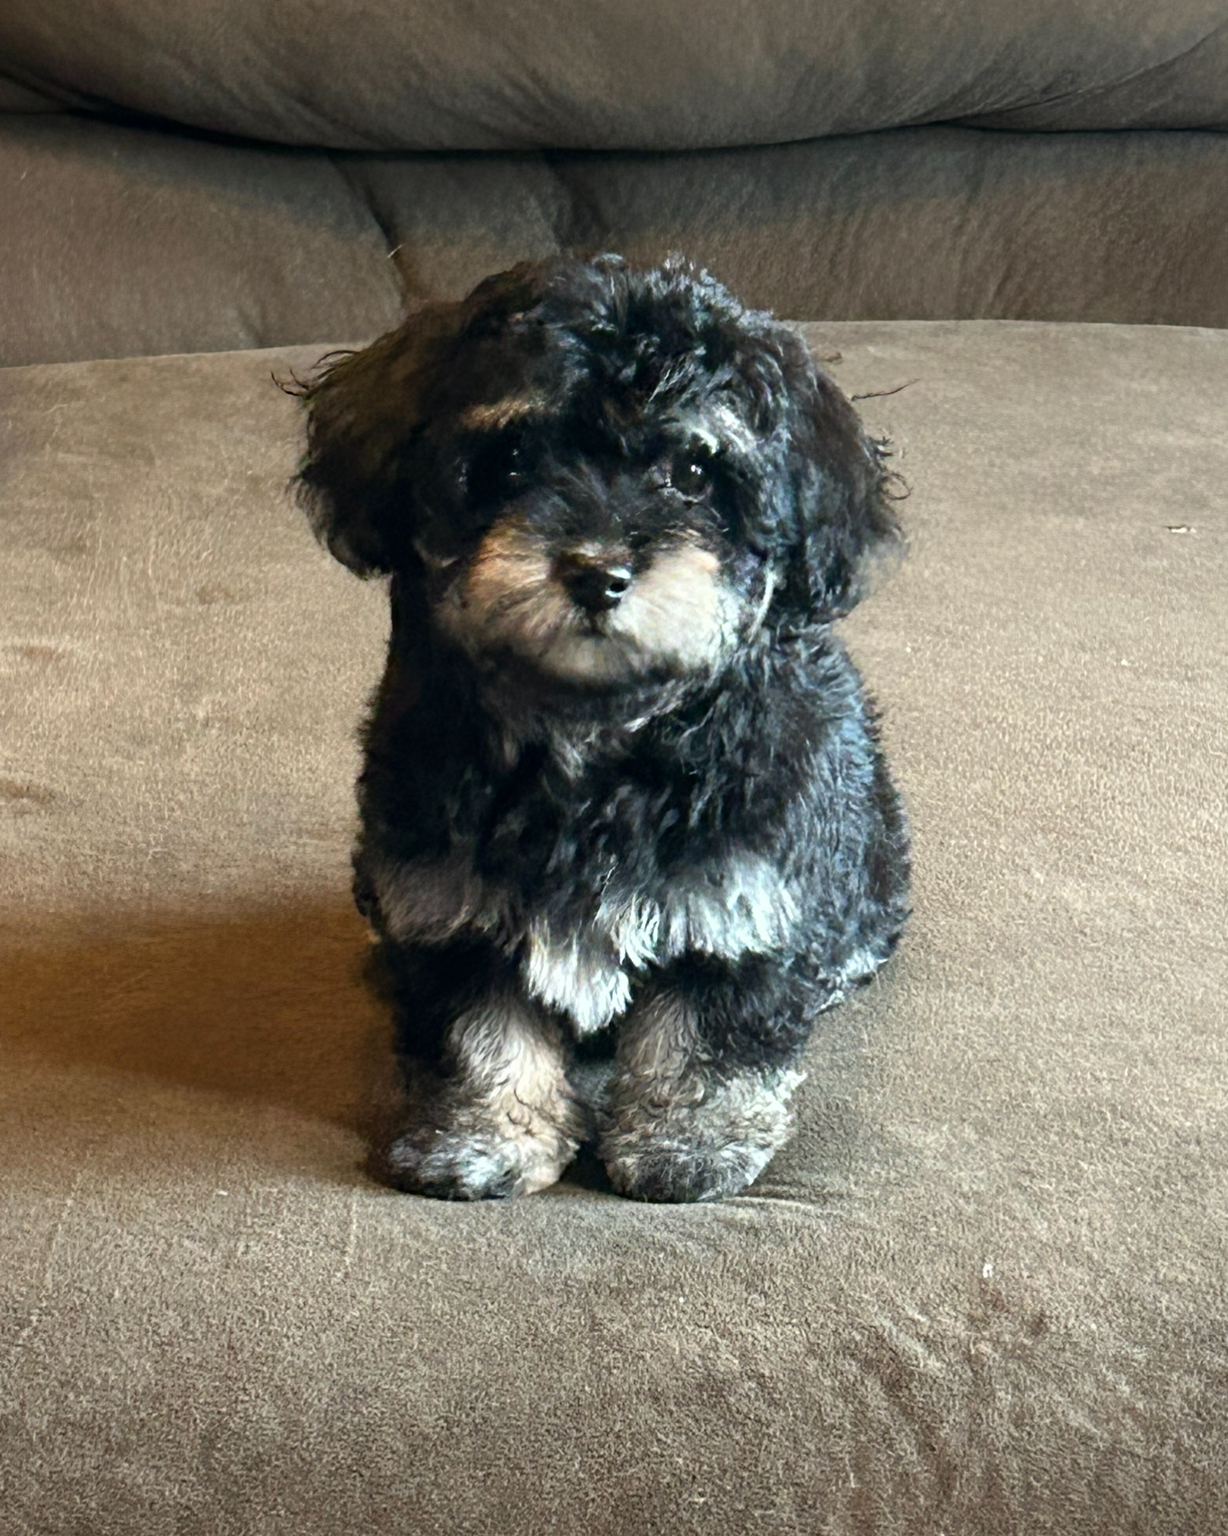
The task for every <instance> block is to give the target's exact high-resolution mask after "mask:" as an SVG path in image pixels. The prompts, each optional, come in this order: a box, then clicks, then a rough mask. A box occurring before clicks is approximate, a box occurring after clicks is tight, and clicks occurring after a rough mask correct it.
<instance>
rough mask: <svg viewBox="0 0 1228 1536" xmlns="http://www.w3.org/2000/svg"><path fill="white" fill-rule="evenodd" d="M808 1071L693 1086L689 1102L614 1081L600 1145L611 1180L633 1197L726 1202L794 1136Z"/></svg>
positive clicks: (752, 1075) (758, 1074)
mask: <svg viewBox="0 0 1228 1536" xmlns="http://www.w3.org/2000/svg"><path fill="white" fill-rule="evenodd" d="M801 1080H802V1074H801V1073H800V1072H795V1071H783V1072H748V1073H743V1074H739V1075H737V1076H733V1077H728V1078H725V1079H724V1080H722V1081H713V1082H709V1083H705V1084H702V1085H700V1086H699V1087H698V1088H696V1087H694V1086H693V1085H692V1091H691V1092H690V1093H688V1094H687V1096H686V1098H685V1099H680V1100H678V1101H676V1102H674V1103H668V1102H664V1101H663V1100H662V1099H661V1098H660V1097H656V1096H654V1097H648V1096H644V1097H636V1096H635V1093H634V1086H635V1085H634V1083H633V1081H631V1080H628V1079H624V1080H623V1081H622V1082H621V1083H620V1084H618V1085H616V1088H615V1092H614V1097H613V1101H612V1104H611V1120H610V1126H609V1128H608V1129H607V1131H606V1132H605V1134H604V1135H603V1137H602V1139H601V1143H600V1153H601V1158H602V1161H603V1162H604V1163H605V1167H606V1172H607V1173H608V1174H609V1177H610V1183H611V1184H612V1185H613V1186H614V1188H615V1190H617V1192H618V1193H619V1194H620V1195H626V1196H627V1197H628V1198H630V1199H632V1200H652V1201H658V1202H668V1203H673V1204H680V1203H683V1202H688V1201H693V1200H723V1199H726V1198H727V1197H729V1196H730V1195H736V1194H738V1193H740V1191H742V1190H743V1189H745V1188H746V1186H747V1185H748V1184H751V1183H753V1182H754V1180H755V1179H756V1178H757V1177H758V1175H759V1174H760V1173H761V1172H762V1171H763V1169H764V1168H765V1167H766V1166H767V1165H768V1163H769V1162H770V1161H771V1159H772V1156H773V1154H774V1153H775V1152H776V1151H777V1149H778V1148H779V1147H780V1146H782V1145H783V1143H784V1142H785V1141H786V1140H787V1139H788V1136H789V1133H790V1131H791V1130H792V1127H793V1115H792V1112H791V1109H790V1107H789V1106H790V1100H791V1098H792V1096H793V1092H794V1090H795V1089H796V1087H797V1085H798V1084H799V1083H800V1082H801Z"/></svg>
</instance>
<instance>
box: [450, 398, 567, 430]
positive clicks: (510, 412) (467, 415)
mask: <svg viewBox="0 0 1228 1536" xmlns="http://www.w3.org/2000/svg"><path fill="white" fill-rule="evenodd" d="M547 409H548V402H547V400H546V397H545V396H544V395H539V394H536V393H534V392H532V391H530V392H529V393H528V394H527V395H506V396H505V397H504V398H503V399H502V400H490V401H487V402H485V403H483V404H478V405H470V406H467V407H466V408H465V410H464V411H462V412H461V415H460V417H459V418H458V425H459V426H460V427H461V429H462V430H463V431H466V432H497V431H499V430H500V429H501V428H503V427H509V426H511V424H512V423H513V422H515V421H523V420H525V419H526V418H528V417H533V416H544V415H545V414H546V412H547Z"/></svg>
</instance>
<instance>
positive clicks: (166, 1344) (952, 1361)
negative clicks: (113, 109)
mask: <svg viewBox="0 0 1228 1536" xmlns="http://www.w3.org/2000/svg"><path fill="white" fill-rule="evenodd" d="M808 334H809V336H810V339H811V341H812V343H813V344H814V345H815V347H816V349H817V350H818V351H819V352H821V353H822V354H823V355H825V356H828V357H833V356H835V354H837V353H838V354H839V361H837V362H834V363H833V364H832V366H833V367H834V368H835V371H836V373H837V376H838V378H839V379H840V380H841V382H842V383H843V385H844V387H845V388H846V389H848V390H849V391H851V392H853V393H855V394H867V393H868V394H870V395H871V396H872V398H869V399H866V400H865V401H864V402H863V405H862V408H863V410H864V411H865V413H866V416H867V419H868V420H869V421H870V422H871V424H872V425H873V426H874V427H875V428H877V429H881V430H885V431H888V432H890V433H891V435H892V437H893V438H894V440H895V443H896V451H897V457H898V464H899V467H900V468H901V470H902V471H903V472H904V474H905V475H906V476H907V478H908V479H909V481H910V483H911V485H912V495H911V497H910V498H909V500H908V501H907V502H906V503H905V505H904V508H903V511H904V516H905V521H906V524H907V527H908V531H909V535H910V544H911V547H910V550H909V553H908V556H907V558H906V559H905V560H904V561H903V562H902V563H901V564H900V565H899V567H898V568H897V569H893V570H888V571H884V572H882V573H881V574H880V578H879V582H878V589H877V591H876V593H875V594H874V595H873V596H872V597H871V598H870V599H869V600H868V601H867V602H866V603H865V605H864V606H863V607H862V608H861V609H860V610H859V611H858V613H857V614H856V615H855V616H854V619H853V621H852V622H851V623H850V624H849V625H848V632H849V639H850V642H851V644H852V646H853V649H854V652H855V654H856V655H857V657H858V658H859V660H860V661H861V663H862V665H863V667H864V670H865V671H866V673H867V675H868V678H869V680H870V682H871V684H872V685H873V687H874V689H875V690H876V691H877V693H878V695H879V697H880V699H881V701H882V703H883V705H884V707H885V710H886V739H887V743H888V746H889V749H890V751H891V753H892V757H893V761H894V763H895V767H896V770H897V774H898V777H899V780H900V782H901V785H902V787H903V789H904V792H905V794H906V796H907V799H908V803H909V806H910V808H911V812H912V817H913V820H914V824H915V833H916V853H917V877H916V890H915V914H914V917H913V920H912V924H911V927H910V930H909V933H908V935H907V938H906V941H905V944H904V946H903V949H902V951H901V953H900V954H899V956H898V957H897V958H896V959H895V960H893V961H892V963H891V965H890V966H889V967H888V969H887V970H886V971H885V972H884V973H883V975H882V977H881V978H880V980H879V981H878V982H877V983H876V984H875V985H874V986H873V987H872V988H870V989H869V990H868V991H867V992H866V993H864V994H862V995H861V996H859V997H858V998H857V999H856V1000H855V1001H853V1002H852V1003H851V1004H849V1005H847V1006H845V1007H844V1008H842V1009H841V1010H839V1011H838V1012H837V1013H836V1014H834V1015H832V1016H829V1018H828V1020H827V1022H826V1024H825V1027H824V1028H823V1029H822V1031H821V1032H820V1034H819V1035H818V1037H817V1038H816V1041H815V1043H814V1047H813V1050H812V1053H811V1058H810V1062H809V1066H810V1079H809V1082H808V1083H807V1085H806V1086H805V1088H804V1089H803V1093H802V1099H803V1103H802V1124H801V1129H800V1132H799V1135H798V1137H797V1139H796V1141H795V1142H794V1143H793V1144H792V1145H791V1146H790V1147H789V1148H787V1149H786V1150H785V1151H784V1152H783V1153H782V1154H781V1155H780V1156H779V1157H778V1158H777V1160H776V1162H775V1163H774V1164H773V1165H772V1166H771V1167H770V1168H769V1170H768V1172H767V1174H766V1175H765V1176H764V1177H763V1178H762V1179H761V1180H760V1182H759V1184H758V1185H757V1186H756V1187H755V1188H754V1189H753V1190H752V1191H751V1192H750V1193H749V1194H747V1195H746V1196H744V1197H742V1198H739V1199H736V1200H733V1201H730V1202H727V1203H724V1204H720V1205H715V1206H706V1207H644V1206H636V1205H632V1204H629V1203H627V1202H624V1201H621V1200H619V1199H617V1198H616V1197H614V1196H613V1195H611V1194H609V1193H608V1192H605V1191H604V1190H603V1189H601V1188H600V1187H598V1183H599V1181H597V1180H596V1179H595V1177H594V1176H593V1174H592V1172H591V1170H585V1169H581V1170H579V1172H578V1174H577V1176H575V1177H573V1178H571V1179H570V1180H569V1181H568V1182H566V1183H565V1184H563V1185H562V1186H560V1187H559V1188H557V1189H556V1190H553V1191H551V1192H548V1193H546V1194H543V1195H539V1196H533V1197H530V1198H528V1199H526V1200H524V1201H521V1202H518V1203H512V1204H503V1205H500V1204H495V1205H478V1206H463V1205H462V1206H455V1205H447V1204H440V1203H435V1202H431V1201H425V1200H420V1199H417V1198H414V1197H410V1196H404V1195H397V1194H394V1193H390V1192H388V1191H386V1190H384V1189H381V1188H379V1187H377V1186H376V1185H374V1184H372V1183H370V1182H369V1181H368V1180H367V1178H366V1177H365V1176H364V1174H363V1173H362V1172H361V1169H360V1163H361V1159H362V1155H363V1153H362V1138H361V1134H360V1130H359V1127H360V1124H361V1120H362V1117H363V1113H364V1110H363V1106H364V1104H366V1103H369V1102H370V1096H371V1095H372V1094H373V1093H378V1092H379V1088H380V1084H381V1082H382V1081H383V1079H384V1077H385V1075H386V1073H385V1068H386V1061H385V1059H384V1052H385V1046H384V1041H383V1034H382V1023H381V1020H380V1018H379V1016H378V1013H377V1012H376V1010H375V1008H374V1006H373V1004H372V1003H371V1002H370V1001H369V1000H368V998H367V996H366V994H365V993H364V992H363V990H362V988H361V986H360V983H359V980H358V972H359V968H360V963H361V959H362V955H363V952H364V949H365V939H364V934H363V930H362V926H361V924H360V922H359V921H358V919H357V918H356V917H355V916H354V915H353V914H352V912H351V910H350V906H349V898H348V891H347V881H348V870H347V849H348V843H349V838H350V835H351V829H352V810H351V783H350V781H351V778H352V775H353V772H354V768H355V763H356V749H355V745H354V738H353V726H354V722H355V720H356V718H357V716H358V714H359V712H360V710H361V707H362V700H363V697H364V694H365V691H366V689H367V687H368V686H369V684H370V683H371V681H372V680H373V679H374V677H375V675H376V672H377V670H378V667H379V664H380V658H381V648H382V639H383V634H384V626H385V617H384V606H383V603H384V599H383V594H382V592H381V590H380V588H379V586H378V585H374V584H368V585H364V584H362V583H360V582H358V581H357V580H356V579H354V578H353V577H351V576H349V575H348V574H347V573H346V572H344V571H343V570H341V569H340V568H339V567H337V566H335V565H334V564H332V563H331V562H330V561H329V559H328V558H327V557H326V556H325V555H324V554H323V553H322V552H321V551H320V550H319V549H317V548H316V547H315V545H314V544H313V543H312V541H311V538H310V536H309V534H308V533H307V531H306V529H305V527H304V526H303V524H302V521H301V519H300V517H299V515H298V514H297V513H296V511H295V510H294V508H293V507H292V506H291V505H290V503H289V500H288V498H287V497H286V495H285V482H286V479H287V477H288V476H289V474H290V473H291V472H292V470H293V467H294V463H295V457H296V453H297V435H296V434H297V428H298V422H297V419H296V407H295V405H294V403H293V402H292V401H290V400H288V399H286V398H285V397H284V396H283V395H281V394H280V393H279V392H278V391H277V390H276V389H275V388H274V386H273V384H272V383H271V381H270V377H269V375H270V372H273V371H276V372H281V371H282V370H287V369H289V368H290V367H293V366H298V367H301V366H303V365H304V363H305V362H307V361H308V360H309V359H310V358H312V357H314V355H315V354H316V352H317V351H319V350H322V349H321V348H319V347H317V348H314V349H311V350H310V351H308V352H306V353H304V352H301V351H300V352H296V353H284V352H281V353H239V354H229V355H226V354H222V355H213V356H202V357H186V358H185V357H164V358H159V359H151V360H144V361H127V362H100V363H88V364H75V365H62V366H44V367H32V368H28V369H10V370H7V371H2V372H0V421H3V423H4V424H5V426H4V430H5V437H4V444H5V460H4V477H5V478H4V485H3V495H2V500H0V519H2V527H3V538H2V539H0V584H2V588H3V591H4V593H5V608H4V614H3V620H2V629H0V654H2V656H3V669H2V675H0V689H2V692H0V719H2V720H3V722H4V735H3V745H2V752H3V757H2V758H0V817H2V818H3V820H2V822H0V825H2V827H3V831H2V833H0V837H2V842H0V893H2V895H0V903H2V905H0V939H2V943H3V961H2V964H0V1142H2V1144H3V1145H2V1150H0V1166H2V1167H3V1169H4V1177H3V1182H2V1185H0V1200H2V1207H0V1209H2V1215H0V1251H2V1252H3V1255H4V1260H3V1267H2V1269H0V1294H2V1296H3V1306H2V1309H0V1471H2V1472H3V1479H4V1503H3V1516H2V1517H0V1527H2V1528H3V1529H4V1531H5V1533H6V1536H8V1533H10V1532H11V1533H12V1536H32V1533H35V1532H37V1533H40V1536H42V1533H50V1532H54V1533H56V1536H60V1533H63V1536H68V1533H73V1536H76V1533H84V1532H89V1533H95V1532H105V1533H106V1536H161V1533H164V1532H165V1533H171V1532H184V1531H201V1532H204V1531H209V1532H218V1533H227V1536H229V1533H234V1536H251V1533H263V1532H283V1531H284V1532H293V1533H295V1536H315V1533H319V1536H336V1533H338V1532H346V1533H352V1536H367V1533H371V1536H376V1533H380V1536H383V1533H386V1532H388V1531H390V1530H396V1531H402V1530H403V1531H413V1532H414V1533H415V1536H454V1533H457V1532H467V1533H468V1532H472V1533H479V1536H486V1533H490V1536H496V1533H497V1536H522V1533H523V1536H530V1533H534V1536H536V1533H539V1532H560V1533H562V1532H572V1531H585V1532H592V1533H596V1536H605V1533H609V1536H615V1533H618V1536H622V1533H625V1532H628V1531H645V1532H663V1533H664V1532H669V1533H675V1532H678V1533H687V1532H695V1533H720V1536H726V1533H740V1532H751V1531H754V1532H756V1533H758V1532H781V1533H800V1532H814V1531H831V1532H859V1533H860V1532H865V1533H870V1532H873V1533H889V1536H895V1533H905V1532H907V1533H913V1532H917V1533H920V1532H926V1533H935V1532H938V1531H946V1532H948V1533H954V1532H959V1533H961V1536H964V1533H966V1536H1006V1533H1012V1536H1013V1533H1018V1536H1031V1533H1034V1532H1040V1531H1054V1532H1061V1533H1063V1536H1084V1533H1086V1536H1092V1533H1096V1536H1102V1533H1114V1536H1115V1533H1118V1532H1139V1533H1145V1536H1159V1533H1163V1536H1190V1533H1208V1536H1215V1533H1219V1532H1223V1531H1225V1530H1228V1469H1226V1467H1225V1460H1224V1455H1223V1445H1224V1440H1223V1433H1224V1426H1225V1423H1226V1422H1228V1418H1226V1415H1228V1344H1226V1342H1225V1341H1226V1340H1228V1302H1226V1299H1225V1290H1224V1275H1225V1262H1226V1260H1228V1251H1226V1250H1228V1135H1226V1126H1228V1119H1226V1109H1228V1105H1226V1103H1225V1086H1224V1085H1225V1082H1226V1081H1228V1076H1226V1072H1225V1068H1226V1065H1228V1063H1226V1061H1225V1055H1226V1043H1225V1033H1224V997H1225V995H1226V993H1228V974H1226V970H1228V966H1226V952H1225V948H1224V943H1223V919H1224V911H1225V907H1226V903H1228V846H1226V843H1228V832H1226V829H1228V804H1226V800H1228V791H1226V790H1225V783H1226V782H1228V781H1226V778H1225V771H1224V768H1225V762H1226V761H1228V696H1226V694H1225V689H1224V675H1225V667H1226V666H1228V609H1226V607H1225V603H1224V591H1225V585H1226V583H1228V518H1226V517H1225V512H1224V485H1225V484H1226V483H1228V437H1226V434H1225V431H1224V424H1225V423H1224V400H1225V398H1226V397H1228V338H1226V337H1225V336H1224V335H1223V334H1222V333H1217V332H1214V331H1205V330H1204V331H1199V330H1193V329H1164V328H1131V327H1120V326H1074V327H1063V326H1053V325H1026V324H1025V325H1011V324H993V323H969V324H962V325H959V324H928V325H927V324H847V325H829V326H823V327H821V328H812V329H811V330H810V331H809V333H808Z"/></svg>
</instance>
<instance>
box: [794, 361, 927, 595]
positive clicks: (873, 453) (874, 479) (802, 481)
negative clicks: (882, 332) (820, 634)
mask: <svg viewBox="0 0 1228 1536" xmlns="http://www.w3.org/2000/svg"><path fill="white" fill-rule="evenodd" d="M782 353H783V356H782V359H781V362H782V371H783V374H784V384H785V400H786V406H785V422H784V427H785V430H786V432H787V434H788V459H789V470H788V473H789V481H790V485H791V490H792V496H793V500H794V509H795V516H796V523H795V528H796V539H797V542H796V544H795V546H794V558H793V561H792V564H791V567H790V571H789V576H788V579H787V581H786V585H785V591H784V593H783V594H782V596H783V598H784V602H785V604H786V605H787V606H788V607H789V608H790V609H791V610H792V612H793V613H794V614H795V615H798V616H803V617H804V621H805V622H807V623H811V624H814V623H828V622H830V621H831V620H832V619H835V618H839V617H840V616H841V615H842V614H845V613H848V612H849V611H850V610H851V609H852V608H853V607H854V605H855V604H856V603H857V600H858V598H859V597H860V596H861V585H860V578H861V576H862V573H863V571H864V568H865V564H866V561H867V557H868V556H869V555H870V554H872V553H873V552H874V551H875V550H876V549H879V548H881V547H883V546H884V545H886V544H888V543H889V542H891V541H893V540H896V539H898V538H899V537H900V527H899V523H898V521H897V519H896V516H895V512H894V510H893V508H892V505H891V503H892V500H893V499H898V494H899V493H895V494H894V495H893V492H892V486H893V478H894V477H893V476H892V475H891V474H890V472H889V471H888V469H887V464H886V460H887V457H888V451H887V445H886V444H885V443H884V442H881V441H876V440H875V439H874V438H872V437H870V436H869V434H868V433H867V432H866V430H865V428H864V427H863V425H862V423H861V418H860V417H859V416H858V414H857V411H856V410H855V408H854V406H853V404H852V402H851V401H850V400H849V399H848V397H847V396H846V395H845V394H844V393H843V391H842V390H841V389H840V388H839V386H838V385H837V384H836V382H835V381H834V380H833V379H832V378H830V377H829V376H828V374H826V373H825V372H824V371H823V369H822V368H820V367H819V366H818V364H817V363H815V361H814V360H813V358H812V357H811V356H810V353H809V351H808V350H807V348H806V346H805V344H804V343H803V342H802V341H801V338H800V337H798V336H796V335H794V334H790V336H789V340H788V342H787V343H785V344H784V346H782Z"/></svg>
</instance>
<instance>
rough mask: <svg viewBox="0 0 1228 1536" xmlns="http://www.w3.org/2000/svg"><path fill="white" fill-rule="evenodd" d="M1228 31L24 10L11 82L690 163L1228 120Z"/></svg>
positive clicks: (220, 116) (1134, 24)
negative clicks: (808, 149)
mask: <svg viewBox="0 0 1228 1536" xmlns="http://www.w3.org/2000/svg"><path fill="white" fill-rule="evenodd" d="M1226 22H1228V13H1226V11H1225V6H1224V0H1167V3H1166V4H1164V5H1163V6H1157V5H1155V4H1153V3H1150V0H1115V3H1113V4H1107V3H1105V0H1074V3H1072V0H1032V3H1031V4H1029V5H1026V6H1022V5H1016V6H1003V5H1001V4H1000V3H998V0H963V3H961V4H959V5H945V4H939V3H935V0H927V3H923V4H918V3H917V0H822V3H821V4H814V3H813V0H758V3H757V4H755V5H746V4H743V3H741V0H716V3H714V0H672V3H670V4H668V5H662V4H660V3H659V0H582V3H578V0H485V3H483V4H481V5H472V4H458V3H451V4H440V3H439V0H434V3H431V4H425V3H421V0H419V3H417V4H406V3H404V0H364V3H363V4H361V5H347V6H343V7H334V8H332V9H329V8H327V7H321V6H320V5H319V4H318V3H317V0H212V3H210V4H208V5H179V6H170V5H167V4H166V0H7V4H6V5H5V6H4V7H3V10H2V12H0V71H2V72H3V73H4V74H6V75H7V76H8V77H9V78H10V79H11V80H12V81H14V82H15V83H17V84H19V85H23V86H26V87H29V88H33V89H35V90H36V91H38V92H40V93H43V94H44V95H46V96H47V97H49V98H51V99H54V100H60V101H64V102H66V103H68V104H71V105H75V106H78V107H85V108H97V107H103V108H106V107H108V106H109V107H113V108H114V107H118V108H125V109H131V110H135V111H139V112H144V113H149V114H152V115H154V116H156V117H161V118H169V119H173V120H174V121H177V122H181V123H187V124H191V125H192V126H194V127H198V128H207V129H213V130H216V131H220V132H224V133H231V134H241V135H247V136H251V137H254V138H261V139H275V140H280V141H282V142H285V143H291V144H316V145H326V146H329V147H333V148H340V149H503V148H537V147H548V148H573V149H691V148H697V147H705V146H722V145H733V144H771V143H778V142H781V141H784V140H788V139H807V138H814V137H816V136H818V135H821V134H830V133H853V132H859V131H861V130H863V129H877V128H894V127H898V126H901V125H903V124H908V123H926V122H936V121H942V120H944V119H950V118H959V117H975V116H980V115H983V114H1002V113H1010V114H1013V116H1012V119H1011V121H1012V122H1013V123H1015V124H1017V125H1018V126H1021V127H1024V126H1031V125H1033V122H1035V123H1037V124H1039V125H1041V126H1044V127H1047V128H1061V127H1067V126H1069V127H1080V128H1082V127H1089V126H1094V127H1100V128H1124V127H1137V126H1143V127H1152V128H1164V127H1182V128H1188V127H1221V126H1223V125H1224V124H1225V123H1228V83H1226V82H1228V28H1226V25H1225V24H1226ZM1029 114H1031V116H1029ZM1036 114H1039V116H1038V117H1037V116H1036Z"/></svg>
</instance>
